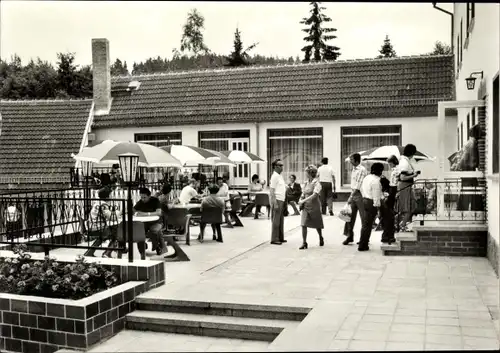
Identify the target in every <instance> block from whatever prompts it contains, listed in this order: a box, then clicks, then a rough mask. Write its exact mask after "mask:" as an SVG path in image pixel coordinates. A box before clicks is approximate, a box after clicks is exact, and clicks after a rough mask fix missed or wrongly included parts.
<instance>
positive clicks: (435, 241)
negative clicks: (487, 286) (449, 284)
mask: <svg viewBox="0 0 500 353" xmlns="http://www.w3.org/2000/svg"><path fill="white" fill-rule="evenodd" d="M439 228H440V229H432V227H415V229H416V234H417V241H412V240H401V249H400V250H392V251H391V250H389V251H386V252H385V254H386V255H433V256H478V257H485V256H486V253H487V231H486V230H481V228H482V226H478V227H468V228H461V229H454V228H455V227H453V226H450V227H449V228H450V229H445V227H444V226H443V227H439ZM474 228H476V229H474Z"/></svg>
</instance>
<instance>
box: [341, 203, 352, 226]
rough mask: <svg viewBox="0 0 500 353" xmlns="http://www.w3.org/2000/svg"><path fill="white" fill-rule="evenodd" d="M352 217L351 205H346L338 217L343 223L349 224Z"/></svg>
mask: <svg viewBox="0 0 500 353" xmlns="http://www.w3.org/2000/svg"><path fill="white" fill-rule="evenodd" d="M351 216H352V208H351V205H349V204H348V203H346V204H345V205H344V207H343V208H342V209H341V210H340V212H339V214H338V217H339V218H340V219H341V220H342V221H344V222H350V221H351Z"/></svg>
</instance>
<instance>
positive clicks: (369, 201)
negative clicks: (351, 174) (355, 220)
mask: <svg viewBox="0 0 500 353" xmlns="http://www.w3.org/2000/svg"><path fill="white" fill-rule="evenodd" d="M383 171H384V165H383V164H382V163H374V164H373V165H372V167H371V170H370V175H367V176H366V177H365V178H364V179H363V182H362V184H361V195H363V206H364V218H363V219H362V222H363V225H362V227H361V236H360V239H359V246H358V251H366V250H369V247H368V243H369V241H370V236H371V233H372V226H373V221H375V217H377V211H378V209H379V208H380V203H381V200H382V198H383V197H384V195H383V194H382V184H381V183H380V176H381V175H382V173H383Z"/></svg>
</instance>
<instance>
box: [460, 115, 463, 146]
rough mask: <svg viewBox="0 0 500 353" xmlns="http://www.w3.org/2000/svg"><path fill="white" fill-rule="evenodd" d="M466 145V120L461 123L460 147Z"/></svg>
mask: <svg viewBox="0 0 500 353" xmlns="http://www.w3.org/2000/svg"><path fill="white" fill-rule="evenodd" d="M463 147H464V122H463V121H462V122H461V123H460V149H462V148H463Z"/></svg>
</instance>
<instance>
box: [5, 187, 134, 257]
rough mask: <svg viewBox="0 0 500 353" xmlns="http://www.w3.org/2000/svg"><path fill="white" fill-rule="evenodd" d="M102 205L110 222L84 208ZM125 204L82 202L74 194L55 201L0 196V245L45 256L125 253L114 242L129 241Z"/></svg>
mask: <svg viewBox="0 0 500 353" xmlns="http://www.w3.org/2000/svg"><path fill="white" fill-rule="evenodd" d="M103 202H105V203H106V204H107V206H108V209H109V210H110V211H111V213H110V214H111V217H110V218H109V219H103V218H102V217H103V216H102V214H101V213H100V212H99V213H98V215H97V216H96V215H95V214H94V215H91V214H90V208H88V207H87V206H86V205H90V206H91V205H93V204H96V203H97V204H99V205H102V204H103ZM126 204H127V203H126V200H125V199H109V200H106V201H103V200H100V199H98V198H90V199H85V198H81V197H79V195H78V193H77V192H75V193H73V194H72V195H70V194H66V195H63V196H58V197H49V196H43V197H33V196H32V197H11V196H7V197H5V196H3V195H0V244H3V245H4V247H3V248H9V245H10V248H13V246H15V245H18V244H21V243H23V244H26V245H27V246H28V248H31V249H33V250H35V251H36V249H42V251H44V252H45V254H48V253H49V252H50V250H52V249H57V248H73V249H82V250H84V251H85V255H86V256H93V254H94V252H95V251H97V250H103V251H108V252H112V251H117V252H124V251H125V245H124V243H123V241H121V242H118V241H116V240H118V239H119V238H120V237H121V239H122V240H125V239H128V237H127V232H126V228H125V226H126V222H125V220H126V218H125V215H126V212H127V211H128V210H127V207H126ZM97 209H98V208H97ZM120 228H121V229H120ZM108 240H109V241H110V242H109V244H108V245H106V246H105V245H104V243H105V242H106V241H108ZM120 244H121V245H120ZM39 251H40V250H39Z"/></svg>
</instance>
